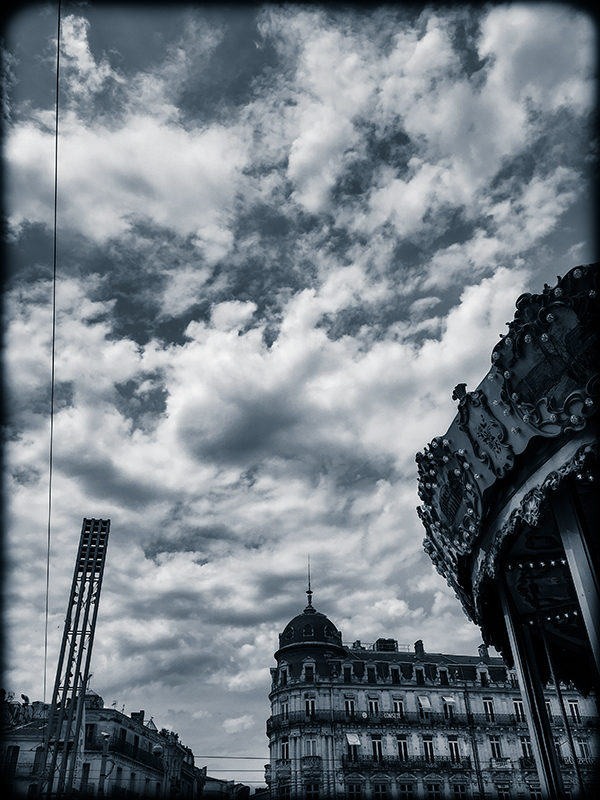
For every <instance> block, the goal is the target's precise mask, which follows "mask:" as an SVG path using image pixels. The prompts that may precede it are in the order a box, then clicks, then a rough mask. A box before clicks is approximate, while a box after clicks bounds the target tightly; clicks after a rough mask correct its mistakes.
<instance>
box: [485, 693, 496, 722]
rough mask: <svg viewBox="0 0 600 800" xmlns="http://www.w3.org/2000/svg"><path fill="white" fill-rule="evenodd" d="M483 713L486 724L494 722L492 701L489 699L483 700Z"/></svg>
mask: <svg viewBox="0 0 600 800" xmlns="http://www.w3.org/2000/svg"><path fill="white" fill-rule="evenodd" d="M483 713H484V714H485V718H486V720H487V721H488V722H493V721H494V719H495V717H494V701H493V700H492V698H491V697H484V698H483Z"/></svg>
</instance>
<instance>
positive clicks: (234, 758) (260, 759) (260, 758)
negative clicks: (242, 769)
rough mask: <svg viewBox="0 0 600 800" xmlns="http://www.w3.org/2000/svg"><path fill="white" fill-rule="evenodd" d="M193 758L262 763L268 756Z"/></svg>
mask: <svg viewBox="0 0 600 800" xmlns="http://www.w3.org/2000/svg"><path fill="white" fill-rule="evenodd" d="M194 758H231V759H232V760H234V761H264V760H265V758H267V759H268V758H269V756H268V755H266V756H194Z"/></svg>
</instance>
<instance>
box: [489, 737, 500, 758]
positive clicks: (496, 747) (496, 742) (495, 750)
mask: <svg viewBox="0 0 600 800" xmlns="http://www.w3.org/2000/svg"><path fill="white" fill-rule="evenodd" d="M490 747H491V748H492V758H502V750H501V748H500V737H499V736H490Z"/></svg>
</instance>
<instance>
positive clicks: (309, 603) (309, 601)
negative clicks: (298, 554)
mask: <svg viewBox="0 0 600 800" xmlns="http://www.w3.org/2000/svg"><path fill="white" fill-rule="evenodd" d="M306 594H307V595H308V605H309V606H312V589H311V588H310V553H309V554H308V589H307V590H306Z"/></svg>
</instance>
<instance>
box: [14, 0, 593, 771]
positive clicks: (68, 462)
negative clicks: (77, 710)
mask: <svg viewBox="0 0 600 800" xmlns="http://www.w3.org/2000/svg"><path fill="white" fill-rule="evenodd" d="M2 47H3V51H4V55H3V58H4V71H3V89H4V91H3V97H4V100H3V109H2V110H3V115H4V132H5V136H4V143H3V144H4V146H3V167H4V177H5V185H4V197H3V202H4V209H5V216H6V226H5V227H6V234H5V236H6V244H5V255H6V276H5V281H4V306H3V315H4V382H5V403H6V409H7V418H6V434H5V435H6V442H5V453H4V496H5V504H4V505H5V508H4V521H5V528H6V533H5V538H4V545H5V546H4V552H5V562H6V578H5V581H4V584H3V590H4V603H5V627H6V652H5V668H6V669H5V676H4V683H3V685H4V687H5V688H6V689H7V690H8V691H14V692H15V694H16V697H19V696H20V694H21V693H22V692H23V693H25V694H27V695H29V697H30V698H31V699H32V700H33V699H43V683H44V639H45V626H46V619H45V576H46V558H47V528H48V496H49V488H50V484H49V447H50V397H51V352H52V297H53V285H52V275H53V219H54V206H53V203H54V183H53V181H54V113H55V107H54V103H55V81H56V6H55V5H51V4H48V3H43V4H42V3H40V4H29V5H26V6H23V8H22V10H21V11H20V12H19V13H16V14H14V15H13V16H12V17H11V18H10V20H9V21H8V22H7V24H6V25H5V29H4V32H3V42H2ZM595 67H596V30H595V25H594V22H593V20H592V19H590V18H589V17H587V16H586V15H585V13H584V12H583V11H581V10H579V9H578V7H577V6H570V5H560V4H553V5H546V4H543V3H535V4H497V5H494V4H492V5H484V6H482V5H476V6H468V5H452V4H450V5H443V6H425V5H415V4H410V5H402V4H393V5H376V6H372V7H368V6H352V5H337V6H336V5H331V6H319V5H312V4H311V5H294V4H291V5H275V4H266V5H256V6H248V5H243V6H233V5H232V6H230V7H228V6H223V5H219V6H217V5H216V6H212V5H202V4H196V5H181V6H178V5H174V4H170V5H168V6H164V7H162V6H157V5H148V6H144V5H119V4H102V3H86V2H82V3H73V4H69V3H63V4H62V33H61V60H60V74H59V78H60V81H59V83H60V90H59V109H60V115H59V144H58V195H57V196H58V205H57V240H56V242H57V244H56V248H57V249H56V265H57V280H56V287H55V288H56V345H55V400H54V437H53V451H52V455H53V475H52V484H51V495H52V506H51V518H50V531H51V537H50V542H51V546H50V561H49V565H50V587H49V616H48V658H47V662H46V675H47V684H48V688H47V693H48V695H50V694H51V691H52V686H53V682H54V673H55V670H56V663H57V659H58V651H59V647H60V641H61V636H62V626H63V622H64V616H65V610H66V604H67V600H68V595H69V589H70V585H71V581H72V575H73V567H74V562H75V555H76V551H77V546H78V542H79V534H80V530H81V522H82V519H83V518H84V517H97V518H102V519H106V518H108V519H110V520H111V533H110V539H109V545H108V554H107V564H106V572H105V576H104V584H103V588H102V595H101V600H100V610H99V617H98V625H97V629H96V639H95V644H94V651H93V657H92V672H93V676H92V679H91V683H90V687H91V688H92V689H93V690H94V691H96V692H98V693H99V694H101V695H102V696H103V698H104V700H105V703H106V705H107V706H110V705H113V704H114V706H115V707H116V708H118V709H119V710H121V709H122V708H124V709H125V713H127V714H129V713H131V711H137V710H139V709H141V708H143V709H144V710H145V712H146V717H149V716H152V717H153V718H154V721H155V723H156V724H157V726H158V727H159V728H161V727H167V728H169V729H171V730H174V731H176V732H178V733H179V735H180V738H181V740H182V741H183V742H184V743H185V744H186V745H188V746H189V747H191V748H192V750H193V751H194V753H195V754H196V755H198V756H199V758H198V759H197V760H196V763H197V765H198V766H204V765H207V766H208V771H209V773H210V774H214V775H216V776H219V777H228V778H236V779H237V780H240V781H242V782H245V783H248V784H252V785H259V784H261V783H262V782H263V764H265V763H267V761H268V740H267V737H266V734H265V722H266V719H267V717H268V716H269V702H268V693H269V689H270V672H269V670H270V668H271V667H273V666H274V665H275V660H274V658H273V653H274V652H275V650H276V649H277V643H278V638H277V637H278V633H280V632H281V631H282V630H283V628H284V626H285V624H286V623H287V622H288V621H289V620H290V619H291V618H292V617H293V616H295V615H296V614H297V613H300V612H301V611H302V609H303V607H304V606H305V604H306V595H305V591H306V588H307V586H306V576H307V559H308V555H309V554H310V562H311V576H312V589H313V591H314V605H315V607H316V608H317V609H318V610H319V611H322V612H323V613H325V614H327V615H328V616H329V617H330V618H331V620H332V621H333V622H334V623H335V624H336V625H337V626H338V628H339V629H340V630H341V631H342V634H343V639H344V641H345V642H349V643H350V642H352V641H354V640H356V639H361V640H362V641H363V642H367V643H370V642H374V641H375V640H376V639H377V638H379V637H380V636H384V637H392V638H395V639H397V640H398V641H399V642H400V643H401V644H409V645H411V646H412V644H413V643H414V642H415V641H416V640H417V639H423V641H424V644H425V649H426V650H427V651H429V652H449V653H464V654H475V653H476V652H477V651H476V648H477V645H478V644H479V643H480V642H481V635H480V632H479V630H478V629H477V628H476V627H475V626H474V625H473V624H471V623H470V622H469V621H468V619H467V618H466V617H465V616H464V614H463V611H462V609H461V606H460V603H459V602H458V600H457V599H456V598H455V597H454V594H453V592H452V591H451V590H450V589H449V588H448V586H447V585H446V583H445V581H444V580H443V579H442V578H441V577H440V576H439V575H438V574H437V573H436V572H435V570H434V569H433V567H432V565H431V563H430V561H429V559H428V557H427V556H426V554H425V553H424V551H423V548H422V540H423V536H424V529H423V528H422V525H421V523H420V521H419V519H418V516H417V513H416V507H417V506H418V505H419V499H418V497H417V477H416V464H415V453H416V452H417V451H418V450H420V449H422V448H423V446H424V445H425V444H426V443H428V442H429V441H430V440H431V438H432V437H433V436H436V435H441V434H443V433H444V432H445V431H446V429H447V428H448V426H449V425H450V423H451V421H452V419H453V417H454V414H455V408H456V404H455V402H454V401H453V400H452V397H451V395H452V390H453V387H454V386H455V385H456V384H458V383H460V382H466V383H467V387H468V389H474V388H475V387H476V386H477V384H478V383H479V382H480V381H481V380H482V379H483V377H484V376H485V374H486V372H487V370H488V369H489V365H490V355H491V351H492V348H493V346H494V345H495V344H496V342H497V341H498V339H499V336H500V334H502V333H503V332H504V330H505V329H506V325H505V323H506V322H508V321H509V320H511V319H512V317H513V313H514V306H515V301H516V299H517V297H518V296H519V295H520V294H521V293H523V292H525V291H532V292H539V291H541V290H542V288H543V285H544V283H549V284H553V283H555V282H556V277H557V276H558V275H564V273H565V272H567V271H568V270H569V269H571V268H572V267H574V266H576V265H578V264H585V263H589V262H592V261H594V260H596V259H597V253H596V251H595V241H594V238H593V234H592V230H593V226H592V219H593V208H592V198H593V186H594V180H595V176H596V169H597V167H596V161H595V158H596V156H595V148H596V142H595V140H594V134H593V130H594V128H593V124H592V123H593V119H592V117H593V113H594V110H595V91H596V84H595V82H594V75H595ZM47 699H49V697H47ZM217 755H220V756H229V757H234V758H231V759H230V760H226V759H221V760H219V759H215V758H213V759H211V758H207V757H205V756H217ZM242 757H252V758H253V759H255V760H251V759H250V758H248V760H242ZM244 770H256V771H255V772H250V771H244Z"/></svg>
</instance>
